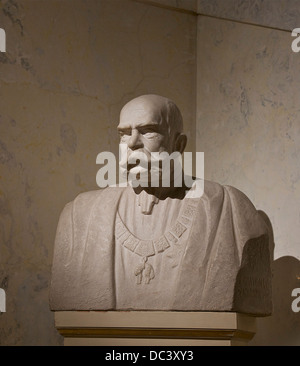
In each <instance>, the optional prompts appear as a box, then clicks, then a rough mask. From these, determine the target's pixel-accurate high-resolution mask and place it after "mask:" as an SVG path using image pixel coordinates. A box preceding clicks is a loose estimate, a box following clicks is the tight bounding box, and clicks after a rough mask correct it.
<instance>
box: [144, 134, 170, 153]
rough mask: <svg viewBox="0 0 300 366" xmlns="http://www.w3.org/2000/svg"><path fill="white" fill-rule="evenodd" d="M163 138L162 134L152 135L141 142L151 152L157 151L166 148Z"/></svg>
mask: <svg viewBox="0 0 300 366" xmlns="http://www.w3.org/2000/svg"><path fill="white" fill-rule="evenodd" d="M165 142H166V141H165V138H164V136H162V135H158V136H154V137H152V138H149V139H147V138H144V139H143V144H144V146H145V147H146V148H147V149H149V150H150V151H152V152H159V151H164V150H167V146H166V145H165Z"/></svg>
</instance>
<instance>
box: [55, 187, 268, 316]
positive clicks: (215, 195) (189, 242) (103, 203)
mask: <svg viewBox="0 0 300 366" xmlns="http://www.w3.org/2000/svg"><path fill="white" fill-rule="evenodd" d="M133 194H134V193H133V191H132V188H131V187H127V188H117V187H115V188H112V187H109V188H106V189H103V190H97V191H91V192H86V193H82V194H80V195H79V196H77V197H76V199H75V200H74V201H73V202H71V203H68V204H67V205H66V206H65V208H64V210H63V212H62V213H61V216H60V219H59V224H58V228H57V234H56V240H55V248H54V257H53V267H52V279H51V288H50V308H51V309H52V310H122V309H124V310H129V309H133V310H184V311H236V312H244V313H251V314H256V315H268V314H270V313H271V311H272V302H271V259H272V258H271V254H270V243H269V237H270V230H269V227H268V226H267V224H266V222H265V221H264V219H263V218H262V216H261V215H260V214H259V212H258V211H257V210H256V209H255V207H254V206H253V205H252V203H251V202H250V201H249V199H248V198H247V197H246V196H245V195H244V194H243V193H241V192H240V191H239V190H237V189H235V188H233V187H230V186H221V185H219V184H217V183H213V182H209V181H205V185H204V194H203V195H202V197H200V198H184V199H182V200H174V199H171V198H169V199H167V200H165V201H164V202H159V203H158V204H157V205H155V207H154V209H153V213H152V215H154V216H153V218H151V219H149V218H144V219H143V220H141V222H138V221H137V220H136V217H138V211H137V210H138V207H137V206H136V205H135V206H134V203H132V202H131V201H130V200H131V199H132V195H133ZM130 202H131V203H130ZM140 215H141V214H140ZM148 219H149V220H150V221H149V222H148V221H147V220H148ZM151 220H152V221H151ZM153 220H154V221H153ZM152 222H153V223H155V225H154V224H153V225H152V224H151V223H152Z"/></svg>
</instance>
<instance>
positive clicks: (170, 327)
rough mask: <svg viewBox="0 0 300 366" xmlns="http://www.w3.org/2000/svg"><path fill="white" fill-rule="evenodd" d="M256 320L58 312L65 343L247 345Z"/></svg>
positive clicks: (173, 313)
mask: <svg viewBox="0 0 300 366" xmlns="http://www.w3.org/2000/svg"><path fill="white" fill-rule="evenodd" d="M255 320H256V318H255V317H252V316H248V315H244V314H239V313H231V312H177V311H57V312H55V326H56V328H57V330H58V331H59V333H60V334H61V335H62V336H63V337H64V345H65V346H88V345H90V346H235V345H246V344H247V342H248V341H249V340H250V339H251V338H253V336H254V334H255Z"/></svg>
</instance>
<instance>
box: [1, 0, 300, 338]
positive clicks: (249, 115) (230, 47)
mask: <svg viewBox="0 0 300 366" xmlns="http://www.w3.org/2000/svg"><path fill="white" fill-rule="evenodd" d="M298 21H299V22H300V4H299V2H297V1H293V0H288V1H284V0H265V1H262V0H261V1H260V0H251V1H250V0H249V1H248V0H243V1H242V0H226V1H224V0H198V1H197V0H151V1H150V0H149V1H148V0H139V1H134V0H86V1H85V0H72V5H71V2H70V1H66V0H64V1H62V0H47V1H37V0H27V1H25V0H0V27H1V28H4V29H5V31H6V35H7V50H6V51H7V52H6V53H0V288H3V289H5V291H6V295H7V304H6V305H7V306H6V308H7V309H6V310H7V311H6V313H1V314H0V327H1V332H0V344H1V345H57V344H62V339H61V338H60V337H59V336H58V334H57V332H56V330H55V328H54V320H53V319H54V317H53V314H52V313H51V312H50V311H49V306H48V286H49V279H50V269H51V261H52V253H53V242H54V237H55V230H56V225H57V221H58V217H59V214H60V212H61V210H62V208H63V206H64V205H65V203H66V202H68V201H70V200H72V199H73V198H74V197H75V196H76V195H77V194H78V193H80V192H83V191H87V190H91V189H97V186H96V173H97V170H98V169H99V167H97V165H96V156H97V154H98V153H99V152H101V151H112V152H115V153H117V144H118V136H117V133H116V131H115V127H116V124H117V121H118V113H119V111H120V109H121V107H122V106H123V105H124V104H125V103H126V102H127V101H128V100H130V99H131V98H133V97H135V96H137V95H140V94H144V93H157V94H161V95H165V96H168V97H170V98H172V99H173V100H175V102H176V103H177V104H178V106H179V107H180V109H181V111H182V113H183V116H184V120H185V130H186V133H187V135H188V137H189V144H188V146H187V151H195V150H197V151H204V153H205V177H206V179H210V180H214V181H218V182H220V183H222V184H229V185H233V186H235V187H237V188H239V189H240V190H242V191H243V192H245V193H246V194H247V195H248V196H249V198H250V199H251V200H252V201H253V203H254V204H255V205H256V207H257V208H258V209H260V210H262V211H264V212H265V213H266V214H267V215H268V216H269V218H270V220H271V223H272V226H273V231H274V243H275V247H274V286H273V287H274V315H273V316H272V317H269V318H266V319H260V320H259V321H258V332H257V335H256V337H255V338H254V340H253V341H252V342H251V343H250V344H252V345H256V344H297V345H299V344H300V315H299V313H293V312H292V311H291V302H292V298H291V290H292V289H293V288H296V287H300V280H299V279H298V276H299V277H300V266H299V259H300V249H299V239H298V238H299V234H300V232H299V231H300V229H299V227H300V225H299V224H300V211H299V203H298V202H299V198H300V197H299V196H300V188H299V178H300V167H299V154H300V151H299V150H300V122H299V121H298V117H299V113H300V109H299V107H298V101H299V88H298V85H299V81H300V80H299V78H300V76H299V72H298V70H300V68H299V66H300V53H299V54H297V53H293V52H292V50H291V41H292V37H291V34H290V31H291V29H293V28H295V27H300V23H297V22H298Z"/></svg>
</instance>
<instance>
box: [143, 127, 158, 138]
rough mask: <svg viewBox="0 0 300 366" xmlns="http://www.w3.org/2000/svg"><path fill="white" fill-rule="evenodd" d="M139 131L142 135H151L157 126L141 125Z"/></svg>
mask: <svg viewBox="0 0 300 366" xmlns="http://www.w3.org/2000/svg"><path fill="white" fill-rule="evenodd" d="M139 132H140V133H141V134H142V135H144V136H148V137H151V136H154V135H156V134H157V128H156V127H155V126H153V127H152V126H149V127H143V128H141V129H139Z"/></svg>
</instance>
